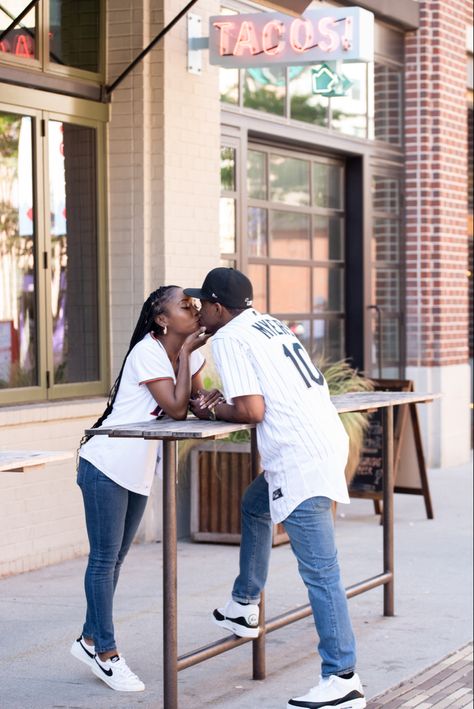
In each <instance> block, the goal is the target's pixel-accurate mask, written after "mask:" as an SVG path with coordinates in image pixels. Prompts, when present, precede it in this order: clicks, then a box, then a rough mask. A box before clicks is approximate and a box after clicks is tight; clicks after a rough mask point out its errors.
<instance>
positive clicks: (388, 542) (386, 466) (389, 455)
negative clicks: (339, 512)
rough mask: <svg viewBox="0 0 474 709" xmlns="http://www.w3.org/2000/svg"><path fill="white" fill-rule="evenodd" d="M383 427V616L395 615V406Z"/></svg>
mask: <svg viewBox="0 0 474 709" xmlns="http://www.w3.org/2000/svg"><path fill="white" fill-rule="evenodd" d="M382 426H383V568H384V572H385V573H386V574H390V575H391V578H390V581H388V583H386V584H385V585H384V589H383V614H384V615H388V616H392V615H395V608H394V578H393V575H394V564H393V486H394V482H393V406H387V407H386V408H384V409H382Z"/></svg>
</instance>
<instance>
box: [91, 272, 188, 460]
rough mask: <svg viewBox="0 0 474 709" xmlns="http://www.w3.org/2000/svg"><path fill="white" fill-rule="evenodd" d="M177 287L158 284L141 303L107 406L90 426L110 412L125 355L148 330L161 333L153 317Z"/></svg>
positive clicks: (102, 419) (99, 424)
mask: <svg viewBox="0 0 474 709" xmlns="http://www.w3.org/2000/svg"><path fill="white" fill-rule="evenodd" d="M177 287H178V286H160V287H159V288H157V290H155V291H153V293H150V295H149V296H148V298H147V299H146V300H145V302H144V303H143V306H142V309H141V312H140V315H139V317H138V320H137V324H136V325H135V329H134V331H133V334H132V337H131V339H130V344H129V346H128V350H127V354H126V355H125V357H124V359H123V362H122V366H121V367H120V372H119V374H118V377H117V379H116V380H115V382H114V383H113V386H112V388H111V390H110V391H109V395H108V398H107V406H106V407H105V410H104V413H103V414H102V415H101V416H100V417H99V418H98V419H97V421H96V422H95V424H94V425H93V426H91V428H99V426H101V425H102V424H103V422H104V421H105V419H106V418H107V417H108V416H110V414H111V413H112V409H113V407H114V402H115V399H116V398H117V394H118V390H119V387H120V382H121V380H122V374H123V370H124V367H125V362H126V361H127V357H128V355H129V354H130V352H131V351H132V350H133V348H134V347H135V345H136V344H137V343H138V342H140V340H143V338H144V337H145V335H146V334H147V333H149V332H153V333H154V334H155V335H161V334H163V328H162V327H161V325H158V324H157V323H156V322H155V318H156V316H157V315H160V313H162V312H163V310H164V308H165V305H166V303H167V302H168V301H169V299H170V297H171V294H172V291H173V290H174V289H175V288H177ZM90 438H92V435H91V434H86V435H85V436H83V437H82V439H81V441H80V443H79V449H80V448H81V446H83V445H84V443H87V441H88V440H89V439H90Z"/></svg>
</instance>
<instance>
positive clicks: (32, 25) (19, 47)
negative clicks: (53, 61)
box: [0, 0, 38, 59]
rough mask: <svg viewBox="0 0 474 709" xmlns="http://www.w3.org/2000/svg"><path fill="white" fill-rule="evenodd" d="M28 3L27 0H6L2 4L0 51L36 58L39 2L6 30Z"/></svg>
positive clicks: (0, 5)
mask: <svg viewBox="0 0 474 709" xmlns="http://www.w3.org/2000/svg"><path fill="white" fill-rule="evenodd" d="M28 5H29V2H26V1H25V0H4V1H3V2H2V3H1V4H0V36H1V39H0V52H4V53H5V54H12V55H14V56H16V57H22V58H24V59H35V58H36V56H37V53H36V52H37V47H36V26H37V7H38V3H37V4H36V6H35V7H33V8H32V9H30V10H29V12H27V13H26V14H25V15H24V16H23V17H22V18H21V19H20V20H19V21H18V22H16V24H15V25H14V26H13V27H12V28H11V29H10V30H9V31H8V32H6V30H7V29H8V28H9V27H10V26H11V25H12V23H13V22H14V21H15V20H16V18H17V17H19V16H20V15H21V14H22V13H23V11H24V10H25V9H26V8H27V6H28Z"/></svg>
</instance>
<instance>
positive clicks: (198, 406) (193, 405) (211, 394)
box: [189, 389, 225, 419]
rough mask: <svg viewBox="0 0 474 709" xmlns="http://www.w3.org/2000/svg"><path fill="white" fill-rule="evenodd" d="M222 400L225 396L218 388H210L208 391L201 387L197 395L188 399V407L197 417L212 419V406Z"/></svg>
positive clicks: (220, 402)
mask: <svg viewBox="0 0 474 709" xmlns="http://www.w3.org/2000/svg"><path fill="white" fill-rule="evenodd" d="M224 401H225V398H224V396H223V395H222V392H220V391H219V389H211V390H210V391H206V390H205V389H201V390H199V391H198V396H196V397H194V398H192V399H190V401H189V408H190V409H191V411H192V412H193V414H194V415H195V416H197V418H200V419H212V418H213V412H214V407H216V406H217V404H222V403H223V402H224Z"/></svg>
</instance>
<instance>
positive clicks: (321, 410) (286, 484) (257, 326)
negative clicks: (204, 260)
mask: <svg viewBox="0 0 474 709" xmlns="http://www.w3.org/2000/svg"><path fill="white" fill-rule="evenodd" d="M212 352H213V356H214V360H215V363H216V367H217V369H218V371H219V373H220V375H221V379H222V385H223V389H224V394H225V396H226V399H227V401H228V402H229V403H232V400H233V399H234V398H235V397H238V396H247V395H251V394H260V395H262V396H263V397H264V400H265V415H264V418H263V421H262V422H261V423H259V424H258V425H257V441H258V448H259V452H260V457H261V460H262V465H263V467H264V470H265V477H266V479H267V482H268V485H269V496H270V511H271V515H272V520H273V521H274V522H281V521H282V520H284V519H285V518H286V517H288V515H289V514H290V513H291V512H292V511H293V510H294V509H295V507H297V506H298V505H299V504H301V502H303V501H304V500H306V499H308V498H310V497H314V496H316V495H321V496H324V497H329V498H330V499H332V500H336V501H337V502H345V503H347V502H349V496H348V493H347V486H346V481H345V477H344V468H345V464H346V461H347V454H348V437H347V434H346V432H345V429H344V427H343V425H342V423H341V421H340V418H339V416H338V414H337V411H336V409H335V408H334V406H333V404H332V402H331V400H330V397H329V390H328V386H327V384H326V381H325V379H324V377H323V375H322V374H321V372H320V371H319V370H318V369H317V368H316V367H315V366H314V365H313V364H312V363H311V360H310V358H309V355H308V354H307V352H306V350H305V349H304V347H303V346H302V345H301V343H300V342H299V340H298V339H297V338H296V337H295V336H294V335H293V333H292V332H291V331H290V330H289V329H288V328H287V327H286V325H284V324H283V323H282V322H280V321H279V320H277V319H276V318H273V317H272V316H270V315H262V314H260V313H258V312H257V311H256V310H253V309H249V310H245V311H244V312H243V313H241V314H240V315H238V316H237V317H235V318H234V319H233V320H231V321H230V322H229V323H228V324H227V325H225V326H224V327H222V328H221V329H220V330H218V331H217V333H216V334H215V335H214V337H213V340H212Z"/></svg>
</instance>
